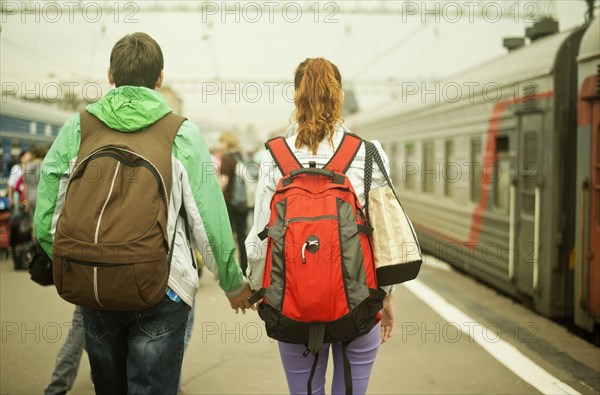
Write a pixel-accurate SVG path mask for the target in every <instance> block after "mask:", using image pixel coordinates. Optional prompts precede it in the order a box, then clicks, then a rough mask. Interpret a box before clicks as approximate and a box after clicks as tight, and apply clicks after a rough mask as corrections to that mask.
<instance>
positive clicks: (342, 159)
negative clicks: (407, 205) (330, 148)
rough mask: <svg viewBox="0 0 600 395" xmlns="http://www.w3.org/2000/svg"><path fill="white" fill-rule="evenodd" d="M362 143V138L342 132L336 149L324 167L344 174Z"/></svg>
mask: <svg viewBox="0 0 600 395" xmlns="http://www.w3.org/2000/svg"><path fill="white" fill-rule="evenodd" d="M362 143H363V140H362V139H361V138H360V137H358V136H357V135H355V134H352V133H347V132H346V133H344V137H342V141H341V142H340V145H339V147H338V149H337V150H336V151H335V153H334V154H333V157H332V158H331V160H330V161H329V162H327V164H326V165H325V169H327V170H332V171H335V172H338V173H342V174H345V173H346V171H348V169H349V168H350V165H351V164H352V161H353V160H354V157H355V156H356V154H357V153H358V150H359V149H360V147H361V145H362Z"/></svg>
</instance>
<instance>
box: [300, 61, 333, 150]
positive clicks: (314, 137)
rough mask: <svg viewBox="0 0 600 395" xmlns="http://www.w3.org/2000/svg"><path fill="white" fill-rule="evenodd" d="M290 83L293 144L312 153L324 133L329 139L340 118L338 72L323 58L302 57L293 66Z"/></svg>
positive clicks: (317, 146) (330, 139)
mask: <svg viewBox="0 0 600 395" xmlns="http://www.w3.org/2000/svg"><path fill="white" fill-rule="evenodd" d="M294 87H295V95H294V102H295V104H296V111H295V113H294V116H295V119H296V122H298V136H297V137H296V148H301V147H303V146H307V147H308V148H309V150H310V151H311V152H312V153H313V154H316V153H317V150H318V148H319V144H320V143H321V141H323V139H324V138H325V137H328V138H329V141H330V142H332V139H333V133H334V132H335V128H336V125H337V124H338V123H339V122H341V121H343V93H342V79H341V76H340V72H339V70H338V68H337V67H336V66H335V65H334V64H333V63H331V62H330V61H328V60H326V59H323V58H315V59H306V60H305V61H304V62H302V63H300V65H299V66H298V68H297V69H296V74H295V78H294Z"/></svg>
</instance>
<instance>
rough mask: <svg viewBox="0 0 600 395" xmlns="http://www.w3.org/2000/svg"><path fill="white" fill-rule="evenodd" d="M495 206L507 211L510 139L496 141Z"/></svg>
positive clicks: (499, 138)
mask: <svg viewBox="0 0 600 395" xmlns="http://www.w3.org/2000/svg"><path fill="white" fill-rule="evenodd" d="M493 177H494V178H493V181H494V205H495V206H496V208H498V209H499V210H500V211H507V210H508V206H509V188H510V157H509V155H508V137H507V136H502V137H498V138H497V139H496V166H494V176H493Z"/></svg>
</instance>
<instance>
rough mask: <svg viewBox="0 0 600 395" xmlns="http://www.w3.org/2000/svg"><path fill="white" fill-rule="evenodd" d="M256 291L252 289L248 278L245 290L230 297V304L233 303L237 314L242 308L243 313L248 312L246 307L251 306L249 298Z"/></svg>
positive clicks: (232, 305) (232, 306) (245, 281)
mask: <svg viewBox="0 0 600 395" xmlns="http://www.w3.org/2000/svg"><path fill="white" fill-rule="evenodd" d="M253 294H254V293H253V292H252V289H250V284H249V283H248V281H247V280H245V279H244V290H243V291H242V293H240V294H239V295H236V296H232V297H230V298H228V299H229V304H231V308H232V309H234V310H235V313H236V314H237V313H238V312H239V311H240V310H242V313H243V314H246V309H249V308H251V307H252V306H250V303H248V298H249V297H250V296H252V295H253Z"/></svg>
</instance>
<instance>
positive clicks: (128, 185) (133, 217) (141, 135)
mask: <svg viewBox="0 0 600 395" xmlns="http://www.w3.org/2000/svg"><path fill="white" fill-rule="evenodd" d="M184 120H185V118H183V117H181V116H179V115H176V114H173V113H170V114H167V115H165V116H164V117H163V118H161V119H160V120H158V121H157V122H156V123H154V124H152V125H151V126H148V127H146V128H144V129H142V130H139V131H136V132H129V133H124V132H119V131H116V130H113V129H111V128H109V127H108V126H106V125H105V124H104V123H103V122H102V121H100V120H99V119H98V118H96V117H95V116H93V115H91V114H90V113H88V112H87V111H83V112H82V113H81V115H80V125H81V144H80V147H79V153H78V157H77V160H76V164H75V167H74V169H73V172H72V174H71V177H70V178H69V180H68V184H67V189H66V195H65V200H64V206H63V207H62V210H61V211H60V216H59V218H58V222H57V225H56V231H55V234H54V242H53V246H52V253H53V276H54V284H55V285H56V289H57V290H58V293H59V295H60V296H61V297H62V298H63V299H65V300H66V301H68V302H71V303H74V304H77V305H81V306H86V307H92V308H96V309H102V310H124V311H133V310H142V309H145V308H148V307H150V306H152V305H154V304H156V303H158V302H159V301H160V299H161V298H162V297H163V296H164V294H165V292H166V289H167V282H168V279H169V271H170V270H169V269H170V263H171V257H172V244H173V241H174V240H175V235H174V234H173V239H172V242H171V245H169V237H168V234H167V213H168V207H169V201H170V197H171V178H172V174H171V171H172V170H171V155H172V153H171V152H172V147H173V140H174V138H175V135H176V134H177V131H178V129H179V127H180V126H181V124H182V122H183V121H184ZM169 251H171V252H169Z"/></svg>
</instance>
